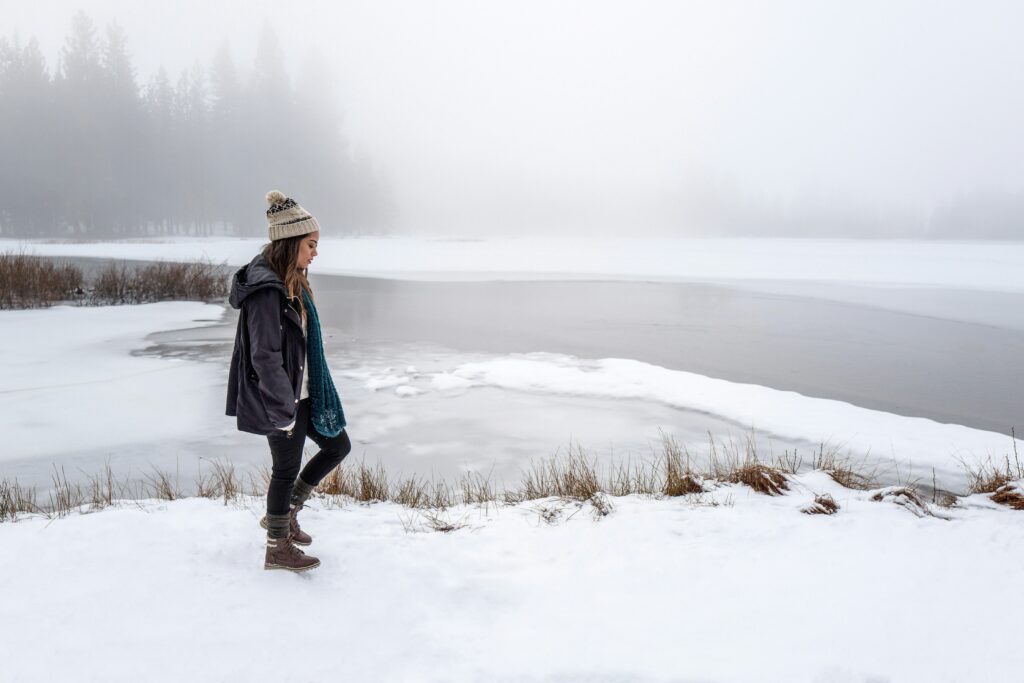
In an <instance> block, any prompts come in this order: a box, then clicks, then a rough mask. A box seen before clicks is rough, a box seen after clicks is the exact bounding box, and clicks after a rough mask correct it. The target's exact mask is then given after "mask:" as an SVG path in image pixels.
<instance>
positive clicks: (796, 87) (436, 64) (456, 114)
mask: <svg viewBox="0 0 1024 683" xmlns="http://www.w3.org/2000/svg"><path fill="white" fill-rule="evenodd" d="M78 9H83V10H85V11H86V13H87V14H88V15H89V17H90V18H91V19H92V20H93V22H94V23H95V24H96V26H97V28H98V29H102V28H103V27H104V26H106V25H107V24H108V22H110V21H112V20H116V21H117V23H118V24H119V25H120V26H122V27H123V28H124V30H125V33H126V35H127V48H128V51H129V53H130V55H131V58H132V62H133V64H134V66H135V70H136V75H137V81H138V83H139V85H140V88H141V87H143V86H144V85H145V84H146V83H147V82H148V81H149V80H150V79H151V78H152V77H153V75H154V74H156V73H157V72H158V70H159V69H160V67H164V68H166V70H167V71H168V72H169V73H170V74H171V80H172V81H173V80H174V79H175V78H176V77H177V74H178V73H179V72H181V71H182V70H185V69H190V68H194V66H195V65H196V64H197V63H199V64H200V65H202V66H203V68H206V67H208V66H209V65H211V64H212V63H214V60H215V58H216V56H217V53H218V50H219V49H224V48H223V46H224V45H225V41H227V45H228V46H229V47H228V48H227V49H229V50H230V52H231V54H232V55H233V57H234V59H235V60H236V61H237V62H238V64H239V65H240V67H241V68H245V67H248V66H249V65H251V64H252V63H253V59H254V54H255V52H256V49H257V43H258V41H259V39H260V35H261V31H263V30H264V29H265V28H266V27H268V26H269V27H270V29H271V30H272V32H273V34H275V35H276V37H277V39H278V40H279V42H280V45H281V50H282V52H283V54H284V58H285V60H286V68H287V70H288V72H289V74H290V75H291V77H292V83H293V85H294V87H295V88H296V90H299V89H301V88H302V87H303V86H302V83H303V77H304V72H305V70H306V69H307V67H308V65H309V64H310V59H311V55H316V54H319V55H320V57H318V58H315V59H322V61H323V63H324V64H326V65H327V66H328V67H329V71H330V73H331V74H332V75H331V79H332V83H331V85H332V86H333V88H334V93H336V96H337V99H338V107H339V108H338V125H339V126H341V128H342V130H343V132H344V137H345V145H344V146H343V147H342V146H340V145H339V146H338V149H337V153H338V154H339V155H349V156H350V157H356V156H358V157H360V158H361V159H362V160H363V162H364V165H363V166H361V167H360V168H362V169H363V171H364V172H365V173H367V174H370V175H372V176H373V177H374V179H375V182H376V183H377V185H375V186H374V187H377V188H378V189H379V191H380V193H381V196H382V199H381V202H382V203H383V204H385V205H386V207H385V208H384V209H381V210H380V211H379V212H377V213H375V214H374V216H375V218H374V220H373V221H370V220H369V219H367V220H366V225H365V226H356V227H366V228H367V229H372V230H381V231H383V230H387V231H391V232H400V233H416V234H447V235H465V236H486V235H491V234H498V233H501V234H517V233H543V234H547V233H552V232H558V233H569V234H659V235H679V236H688V235H771V234H779V235H801V236H837V235H842V236H869V237H879V236H884V237H956V238H993V237H994V238H1012V239H1024V133H1022V128H1021V126H1020V121H1021V120H1024V89H1022V88H1021V87H1020V78H1021V73H1022V67H1024V41H1021V40H1020V35H1021V27H1022V26H1024V6H1022V5H1021V4H1019V3H1016V2H992V1H983V2H974V3H970V4H967V3H963V2H931V1H927V2H926V1H921V2H858V3H849V2H810V1H805V2H756V1H750V2H721V1H714V2H636V1H631V2H615V3H612V2H596V1H594V0H586V1H579V2H567V1H561V2H527V1H523V0H517V1H516V2H500V3H497V2H496V3H481V2H472V1H466V2H451V1H445V2H425V3H424V2H393V1H381V0H374V1H373V2H360V3H353V2H308V1H307V2H301V3H293V4H291V5H289V6H284V5H282V4H281V3H274V2H267V1H264V0H259V1H252V0H247V1H245V2H242V1H236V0H231V1H223V2H216V3H211V2H197V1H195V0H187V1H184V2H175V3H138V2H131V1H128V0H123V1H112V0H94V1H92V2H90V3H88V4H87V5H83V4H82V3H75V2H65V1H63V0H49V1H47V2H44V3H25V2H4V3H3V15H4V17H5V20H4V26H3V30H2V31H0V34H2V35H4V36H6V37H8V38H10V37H11V36H13V35H14V34H15V33H17V36H18V37H19V39H20V40H21V41H22V42H24V41H26V40H28V39H29V38H31V37H35V38H36V39H37V40H38V42H39V47H40V50H41V51H42V54H43V55H44V57H45V58H46V60H47V64H48V66H49V68H50V69H51V70H56V69H57V68H58V66H59V63H60V56H61V48H62V45H63V44H64V41H65V39H66V38H67V36H68V33H69V31H70V27H71V21H72V16H73V14H74V12H75V11H76V10H78ZM312 87H314V88H315V89H317V92H312V93H310V92H307V93H301V92H297V96H299V95H302V94H304V95H305V96H307V98H308V101H310V102H316V101H317V100H318V97H319V96H321V95H322V96H323V97H327V98H331V97H334V96H335V95H334V94H332V92H331V90H330V89H324V90H323V92H320V91H319V86H312ZM257 95H258V93H257ZM266 95H267V98H268V100H270V99H272V93H266ZM255 106H258V104H257V105H255ZM301 144H302V145H304V146H306V145H315V144H316V143H315V141H314V140H308V139H303V140H302V141H301ZM325 144H330V145H334V144H336V143H334V142H332V141H331V140H326V141H325ZM0 163H3V164H5V165H10V164H12V163H14V161H13V160H12V159H11V158H6V159H4V160H3V162H0ZM228 167H229V166H228ZM224 172H227V171H224ZM282 175H283V176H288V175H289V174H282ZM290 179H292V178H290V177H281V178H280V182H275V183H273V184H274V185H275V186H277V185H279V186H280V188H281V189H282V190H284V191H285V192H286V193H289V194H292V195H294V196H295V197H296V198H297V199H299V201H300V202H303V203H306V204H311V205H310V206H309V207H308V208H310V209H311V210H312V211H314V212H316V209H317V207H316V206H315V205H313V202H311V201H304V195H303V190H304V188H303V186H302V185H301V184H300V179H299V178H294V179H293V180H294V184H289V183H288V181H289V180H290ZM260 181H262V182H264V184H266V182H270V181H263V179H262V176H261V177H260ZM255 182H256V181H254V183H255ZM296 185H297V186H296ZM268 189H271V187H265V186H258V187H257V186H253V187H251V188H248V189H246V188H244V187H243V188H237V187H236V188H235V189H234V190H233V192H238V193H242V194H243V195H244V194H245V193H248V194H249V195H251V203H252V207H253V215H254V216H256V217H257V218H258V217H259V214H258V213H257V212H258V211H260V210H261V208H262V206H261V202H262V199H261V197H262V194H263V192H265V191H266V190H268ZM250 190H251V191H250ZM324 191H327V190H317V192H318V193H321V192H324ZM306 196H307V197H308V196H309V195H308V194H307V195H306ZM320 196H322V194H314V197H320ZM232 201H241V198H240V197H238V196H235V197H233V198H232ZM213 203H214V204H216V198H214V200H213ZM217 218H218V219H223V217H220V216H218V217H217ZM339 220H341V219H339ZM345 220H349V219H345ZM351 220H353V221H355V220H356V219H354V218H353V219H351ZM229 222H230V221H229ZM371 223H372V225H371Z"/></svg>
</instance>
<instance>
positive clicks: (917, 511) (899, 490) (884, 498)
mask: <svg viewBox="0 0 1024 683" xmlns="http://www.w3.org/2000/svg"><path fill="white" fill-rule="evenodd" d="M871 500H873V501H875V502H876V503H882V502H889V503H895V504H896V505H899V506H900V507H902V508H904V509H906V510H909V511H910V512H912V513H913V514H914V515H916V516H917V517H935V516H936V515H935V513H934V512H932V510H931V508H929V507H928V504H927V503H926V502H924V500H923V499H922V498H921V496H919V495H917V491H915V490H914V488H913V487H912V486H888V487H886V488H884V489H880V490H879V491H877V492H876V493H875V494H874V495H872V496H871Z"/></svg>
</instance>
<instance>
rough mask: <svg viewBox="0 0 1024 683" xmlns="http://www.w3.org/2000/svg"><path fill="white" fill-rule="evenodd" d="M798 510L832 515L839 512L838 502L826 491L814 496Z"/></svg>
mask: <svg viewBox="0 0 1024 683" xmlns="http://www.w3.org/2000/svg"><path fill="white" fill-rule="evenodd" d="M800 512H803V513H804V514H807V515H834V514H835V513H837V512H839V503H837V502H836V501H835V499H834V498H832V496H831V495H829V494H828V493H823V494H820V495H817V496H815V497H814V500H813V501H812V502H811V503H809V504H807V505H805V506H803V507H802V508H800Z"/></svg>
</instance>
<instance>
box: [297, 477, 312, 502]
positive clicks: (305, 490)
mask: <svg viewBox="0 0 1024 683" xmlns="http://www.w3.org/2000/svg"><path fill="white" fill-rule="evenodd" d="M315 488H316V486H310V485H309V484H307V483H306V482H304V481H303V480H302V477H297V478H296V479H295V486H294V487H292V505H302V504H303V503H305V502H306V500H307V499H308V498H309V496H310V494H312V493H313V489H315Z"/></svg>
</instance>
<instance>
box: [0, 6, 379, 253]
mask: <svg viewBox="0 0 1024 683" xmlns="http://www.w3.org/2000/svg"><path fill="white" fill-rule="evenodd" d="M127 43H128V40H127V35H126V33H125V31H124V30H123V29H122V28H121V27H120V26H119V25H117V24H116V23H112V24H109V25H107V26H106V27H105V29H104V30H102V31H100V30H99V29H98V28H97V27H96V25H95V24H94V23H93V22H92V20H91V19H90V18H89V17H88V16H87V15H86V14H84V13H82V12H79V13H78V14H76V15H75V16H74V18H73V19H72V24H71V31H70V34H69V35H68V36H67V38H66V39H65V41H64V44H63V47H62V49H61V54H60V58H59V63H58V65H57V67H56V68H55V69H54V70H53V72H52V73H51V72H50V70H49V68H48V66H47V63H46V59H45V58H44V56H43V54H42V52H41V50H40V48H39V44H38V42H37V41H36V40H35V39H34V38H33V39H30V40H28V41H27V42H25V43H24V44H23V43H22V42H21V41H20V40H19V39H18V38H16V37H12V38H4V37H0V235H2V236H4V237H22V236H24V237H28V236H39V235H54V236H56V235H67V236H79V237H97V238H111V237H136V236H147V235H221V234H223V235H252V236H256V235H262V234H266V221H265V220H264V219H263V216H262V212H263V211H264V210H265V209H266V203H265V202H264V200H263V195H264V194H265V193H266V192H267V191H268V190H271V189H280V190H282V191H283V192H285V193H286V194H291V193H294V194H295V198H296V200H297V201H299V203H301V204H302V205H303V206H304V207H306V208H307V209H309V210H310V211H311V212H312V213H313V214H314V215H315V216H316V217H317V218H318V220H319V221H320V222H321V224H322V225H324V226H325V228H326V227H327V226H331V230H332V231H334V230H337V231H338V232H339V233H346V234H359V233H372V232H381V231H384V230H386V229H387V227H388V226H389V224H390V218H391V208H390V202H389V199H388V196H387V192H386V189H385V187H384V184H383V182H382V181H381V180H380V179H379V178H378V177H377V176H376V175H375V173H374V171H373V168H372V166H371V164H370V162H369V160H368V159H367V158H366V157H365V156H362V155H359V154H356V153H354V151H353V147H352V145H351V143H350V142H349V141H348V140H347V139H346V137H345V136H344V134H343V131H342V128H341V121H342V116H341V111H340V103H339V98H338V92H337V89H336V88H335V86H334V84H333V80H332V78H331V75H330V73H329V69H328V68H327V67H326V65H325V64H324V63H323V60H322V59H318V58H316V57H315V56H313V57H310V58H309V61H308V63H307V64H306V65H304V68H303V69H302V76H301V77H300V79H299V81H298V82H296V83H292V81H291V78H290V77H289V74H288V72H287V70H286V68H285V65H284V54H283V52H282V49H281V47H280V44H279V42H278V40H277V38H276V36H275V35H274V33H273V31H272V30H271V29H270V28H269V26H268V27H265V28H264V29H263V31H262V33H261V35H260V39H259V42H258V46H257V50H256V56H255V61H254V63H253V65H252V68H251V70H248V71H246V75H245V76H243V74H242V70H240V69H239V68H238V66H237V65H236V63H235V61H234V58H233V56H232V53H231V50H230V46H229V45H227V43H225V44H224V45H222V47H221V48H220V50H219V51H218V52H217V54H216V56H215V58H214V60H213V63H212V64H210V65H208V66H204V65H202V64H200V63H198V62H197V63H196V64H195V65H194V66H193V67H191V68H189V69H186V70H185V71H183V72H182V73H181V74H180V75H178V76H177V78H176V79H174V80H173V81H172V78H171V76H170V75H169V74H168V73H167V71H166V70H165V69H163V68H161V69H160V70H159V71H158V72H157V73H156V74H154V75H153V76H152V77H151V78H150V79H149V80H148V81H147V82H146V83H145V85H140V84H139V82H138V77H137V74H136V71H135V67H134V66H133V64H132V60H131V57H130V54H129V52H128V48H127Z"/></svg>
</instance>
